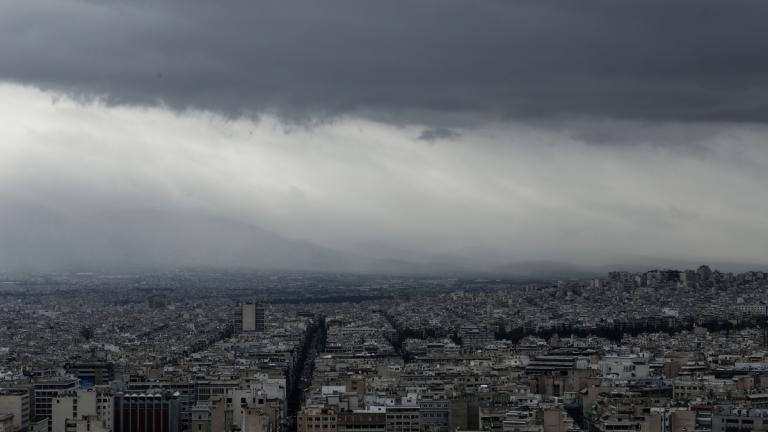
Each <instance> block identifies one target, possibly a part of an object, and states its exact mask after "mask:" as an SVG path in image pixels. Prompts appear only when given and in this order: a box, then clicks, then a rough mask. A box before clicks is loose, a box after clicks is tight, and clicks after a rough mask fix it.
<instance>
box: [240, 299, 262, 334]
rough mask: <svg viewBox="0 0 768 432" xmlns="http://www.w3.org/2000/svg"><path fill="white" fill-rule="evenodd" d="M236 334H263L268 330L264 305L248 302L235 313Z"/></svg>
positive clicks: (241, 305)
mask: <svg viewBox="0 0 768 432" xmlns="http://www.w3.org/2000/svg"><path fill="white" fill-rule="evenodd" d="M234 327H235V331H236V332H263V331H264V330H265V329H266V322H265V312H264V304H263V303H258V302H246V303H242V304H240V308H239V310H238V311H237V312H236V313H235V322H234Z"/></svg>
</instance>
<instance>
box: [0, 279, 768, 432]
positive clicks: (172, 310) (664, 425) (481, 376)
mask: <svg viewBox="0 0 768 432" xmlns="http://www.w3.org/2000/svg"><path fill="white" fill-rule="evenodd" d="M1 282H2V284H1V285H0V286H2V288H1V289H0V298H2V302H1V303H0V330H1V331H0V425H2V429H0V430H3V431H39V430H46V431H53V432H69V431H76V432H80V431H94V432H108V431H115V432H121V431H132V430H156V431H174V432H176V431H206V432H213V431H226V432H230V431H254V432H291V431H298V432H449V431H493V432H518V431H527V432H566V431H577V430H589V431H659V432H662V431H675V432H678V431H713V432H721V431H729V430H734V429H733V428H739V430H752V429H751V428H753V427H758V428H759V427H762V426H761V425H762V424H763V422H764V421H765V423H766V424H768V311H767V308H768V304H766V303H765V298H766V296H768V272H746V273H739V274H734V273H723V272H720V271H718V270H716V269H711V268H710V267H708V266H706V265H702V266H700V267H698V268H697V269H692V270H652V271H647V272H642V273H631V272H611V273H610V274H607V275H605V276H604V277H601V278H593V279H585V280H578V279H571V280H553V281H546V282H543V281H538V282H535V281H521V280H512V279H507V280H505V279H467V278H427V277H415V276H412V277H394V276H366V275H354V274H332V273H327V274H326V273H302V272H205V271H187V272H182V271H177V272H172V273H147V274H138V275H112V274H98V273H72V274H47V275H42V274H26V275H16V276H12V275H5V276H4V277H3V278H2V281H1ZM213 286H215V287H216V289H215V290H212V289H211V287H213Z"/></svg>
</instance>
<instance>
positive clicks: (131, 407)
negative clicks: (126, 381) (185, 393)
mask: <svg viewBox="0 0 768 432" xmlns="http://www.w3.org/2000/svg"><path fill="white" fill-rule="evenodd" d="M112 415H113V418H114V428H113V431H114V432H179V431H180V430H181V428H180V427H179V426H180V420H181V416H180V412H179V398H178V395H176V394H175V393H170V392H166V393H152V394H145V393H141V394H130V393H128V394H125V393H118V394H117V395H115V397H114V409H113V413H112Z"/></svg>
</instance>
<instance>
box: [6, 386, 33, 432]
mask: <svg viewBox="0 0 768 432" xmlns="http://www.w3.org/2000/svg"><path fill="white" fill-rule="evenodd" d="M0 413H8V414H12V415H13V427H14V428H15V429H16V430H19V431H21V432H25V431H27V430H28V429H29V420H30V414H31V406H30V398H29V391H28V390H26V389H0Z"/></svg>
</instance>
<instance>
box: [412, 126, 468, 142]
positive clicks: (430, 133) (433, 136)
mask: <svg viewBox="0 0 768 432" xmlns="http://www.w3.org/2000/svg"><path fill="white" fill-rule="evenodd" d="M460 136H461V134H460V133H458V132H456V131H454V130H452V129H449V128H445V127H433V128H426V129H424V130H423V131H421V134H419V139H420V140H422V141H427V142H435V141H440V140H446V139H447V140H450V139H456V138H458V137H460Z"/></svg>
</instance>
